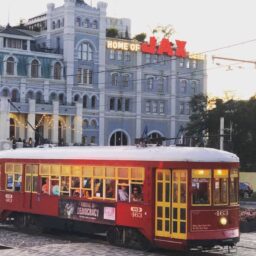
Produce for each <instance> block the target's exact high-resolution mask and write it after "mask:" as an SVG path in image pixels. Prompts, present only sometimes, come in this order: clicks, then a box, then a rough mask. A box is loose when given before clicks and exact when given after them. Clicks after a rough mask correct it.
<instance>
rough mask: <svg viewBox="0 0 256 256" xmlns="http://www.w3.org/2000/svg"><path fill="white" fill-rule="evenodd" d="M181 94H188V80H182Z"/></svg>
mask: <svg viewBox="0 0 256 256" xmlns="http://www.w3.org/2000/svg"><path fill="white" fill-rule="evenodd" d="M180 83H181V84H180V92H181V93H186V92H187V83H188V82H187V80H181V82H180Z"/></svg>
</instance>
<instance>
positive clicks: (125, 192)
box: [118, 183, 129, 201]
mask: <svg viewBox="0 0 256 256" xmlns="http://www.w3.org/2000/svg"><path fill="white" fill-rule="evenodd" d="M118 200H119V201H128V200H129V186H128V184H125V183H124V184H121V185H119V186H118Z"/></svg>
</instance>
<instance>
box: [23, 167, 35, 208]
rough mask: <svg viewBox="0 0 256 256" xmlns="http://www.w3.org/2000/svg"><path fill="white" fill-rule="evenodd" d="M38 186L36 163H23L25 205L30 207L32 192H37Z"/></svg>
mask: <svg viewBox="0 0 256 256" xmlns="http://www.w3.org/2000/svg"><path fill="white" fill-rule="evenodd" d="M37 188H38V165H37V164H26V165H25V195H26V206H27V207H29V208H32V204H33V194H36V193H37Z"/></svg>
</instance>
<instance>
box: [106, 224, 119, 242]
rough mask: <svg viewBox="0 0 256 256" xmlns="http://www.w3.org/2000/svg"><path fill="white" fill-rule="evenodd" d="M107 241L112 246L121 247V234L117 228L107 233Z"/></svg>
mask: <svg viewBox="0 0 256 256" xmlns="http://www.w3.org/2000/svg"><path fill="white" fill-rule="evenodd" d="M107 241H108V242H109V243H110V244H112V245H119V246H120V245H121V244H122V243H121V232H120V230H119V229H118V228H117V227H113V228H111V229H109V230H108V231H107Z"/></svg>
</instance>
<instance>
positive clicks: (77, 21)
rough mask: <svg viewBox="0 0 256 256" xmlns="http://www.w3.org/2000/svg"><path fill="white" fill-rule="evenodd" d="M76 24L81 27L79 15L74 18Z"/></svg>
mask: <svg viewBox="0 0 256 256" xmlns="http://www.w3.org/2000/svg"><path fill="white" fill-rule="evenodd" d="M76 26H78V27H81V19H80V18H79V17H77V18H76Z"/></svg>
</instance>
